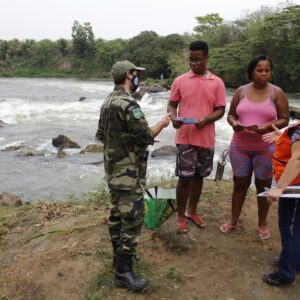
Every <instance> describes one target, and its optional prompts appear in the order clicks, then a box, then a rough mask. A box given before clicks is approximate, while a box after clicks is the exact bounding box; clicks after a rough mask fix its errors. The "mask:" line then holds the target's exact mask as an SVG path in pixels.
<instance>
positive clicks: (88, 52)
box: [72, 21, 96, 58]
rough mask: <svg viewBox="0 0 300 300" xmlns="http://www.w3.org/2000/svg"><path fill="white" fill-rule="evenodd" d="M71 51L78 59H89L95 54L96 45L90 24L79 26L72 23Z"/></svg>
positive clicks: (77, 23) (76, 22)
mask: <svg viewBox="0 0 300 300" xmlns="http://www.w3.org/2000/svg"><path fill="white" fill-rule="evenodd" d="M72 39H73V50H74V54H75V56H77V57H79V58H85V57H91V56H93V55H94V54H95V52H96V43H95V36H94V33H93V29H92V26H91V24H90V23H88V22H87V23H84V24H83V25H81V24H80V23H79V22H78V21H74V24H73V27H72Z"/></svg>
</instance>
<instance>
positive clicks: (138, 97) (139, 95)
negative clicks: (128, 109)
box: [131, 91, 145, 101]
mask: <svg viewBox="0 0 300 300" xmlns="http://www.w3.org/2000/svg"><path fill="white" fill-rule="evenodd" d="M144 95H145V92H143V91H137V92H134V93H133V94H131V97H133V98H134V99H135V100H138V101H140V100H141V99H142V98H143V96H144Z"/></svg>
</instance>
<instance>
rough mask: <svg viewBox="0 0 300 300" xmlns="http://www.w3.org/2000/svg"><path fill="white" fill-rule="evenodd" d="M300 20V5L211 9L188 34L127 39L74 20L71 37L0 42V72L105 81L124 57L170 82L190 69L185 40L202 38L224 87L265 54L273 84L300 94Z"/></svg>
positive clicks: (153, 76)
mask: <svg viewBox="0 0 300 300" xmlns="http://www.w3.org/2000/svg"><path fill="white" fill-rule="evenodd" d="M299 20H300V5H294V4H293V3H292V2H290V1H287V2H285V3H284V4H282V5H279V6H277V7H264V6H262V7H261V8H260V9H259V10H257V11H255V12H253V13H250V14H247V15H245V16H243V17H242V18H240V19H236V20H234V21H225V20H224V19H223V18H222V17H221V16H220V15H219V14H215V13H212V14H208V15H205V16H197V17H195V27H194V28H193V32H192V33H190V34H189V33H186V34H184V35H180V34H176V33H174V34H170V35H167V36H159V35H158V34H157V33H155V32H153V31H142V32H141V33H140V34H139V35H137V36H135V37H133V38H130V39H121V38H118V39H114V40H104V39H102V38H96V37H95V35H94V33H93V28H92V25H91V24H90V23H88V22H87V23H84V24H80V23H79V22H78V21H74V23H73V26H72V36H71V37H70V39H64V38H61V39H59V40H57V41H51V40H49V39H44V40H41V41H35V40H29V39H28V40H22V41H20V40H18V39H14V40H9V41H6V40H0V76H2V77H9V76H14V77H77V78H101V79H106V78H107V79H108V78H109V77H110V68H111V66H112V64H113V63H114V62H116V61H117V60H120V59H125V58H126V59H129V60H131V61H133V62H134V63H135V64H137V65H142V66H144V67H146V71H145V74H144V75H145V76H144V79H147V80H148V81H150V82H151V81H153V80H156V81H158V80H160V79H162V78H163V79H164V81H166V82H167V83H171V82H172V80H173V79H174V77H176V76H178V75H179V74H181V73H183V72H185V71H187V70H188V63H187V51H186V49H187V47H188V45H189V43H190V42H191V41H193V40H196V39H202V40H205V41H207V42H208V44H209V47H210V59H209V68H210V69H211V70H212V71H213V72H214V73H215V74H217V75H219V76H220V77H221V78H222V79H223V80H224V82H225V84H226V86H227V87H232V88H236V87H238V86H239V85H241V84H244V83H246V82H247V80H246V76H245V69H246V65H247V63H248V61H249V60H250V59H251V58H252V57H253V56H255V55H257V54H266V55H269V56H270V57H271V58H272V60H273V63H274V69H273V81H274V83H276V84H278V85H279V86H280V87H281V88H283V89H284V90H285V91H286V92H299V91H300V75H299V74H300V60H299V57H300V22H299ZM147 80H146V81H147Z"/></svg>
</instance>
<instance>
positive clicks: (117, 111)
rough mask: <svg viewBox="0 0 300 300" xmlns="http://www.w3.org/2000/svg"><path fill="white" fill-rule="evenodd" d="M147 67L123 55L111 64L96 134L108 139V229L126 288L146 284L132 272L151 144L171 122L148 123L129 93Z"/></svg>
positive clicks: (117, 278)
mask: <svg viewBox="0 0 300 300" xmlns="http://www.w3.org/2000/svg"><path fill="white" fill-rule="evenodd" d="M142 70H145V69H144V68H140V67H136V66H135V65H134V64H133V63H131V62H129V61H127V60H125V61H118V62H117V63H115V64H114V65H113V67H112V76H113V79H114V83H115V87H114V91H113V92H112V93H111V94H110V95H109V96H108V97H107V99H106V100H105V102H104V103H103V105H102V107H101V112H100V119H99V125H98V131H97V133H96V136H97V138H98V139H99V140H100V141H101V142H102V143H103V144H104V166H105V175H106V179H107V182H108V186H109V189H110V194H111V202H112V208H111V211H110V217H109V234H110V237H111V241H112V246H113V250H114V266H115V267H116V274H115V280H114V282H115V284H116V285H119V286H124V287H126V288H128V289H133V290H141V289H143V288H145V287H146V285H147V284H146V281H145V280H144V279H139V278H137V277H136V276H135V275H134V274H133V272H132V258H133V257H134V256H135V253H136V246H137V237H138V235H139V233H140V231H141V228H142V225H143V220H144V197H143V193H144V189H145V176H146V171H147V158H148V151H147V146H148V145H150V144H153V142H154V137H155V136H156V135H157V134H158V133H159V132H160V131H161V130H162V129H163V128H164V127H166V126H168V125H169V122H170V120H169V118H168V117H164V118H163V119H162V120H161V121H160V122H158V123H157V124H156V125H155V126H153V127H152V128H150V127H149V126H148V123H147V120H146V119H145V116H144V114H143V112H142V110H141V108H140V106H139V105H138V103H137V102H136V100H135V99H134V98H133V97H131V93H132V92H134V91H135V90H136V89H137V87H138V85H139V80H140V72H141V71H142Z"/></svg>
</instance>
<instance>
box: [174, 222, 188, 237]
mask: <svg viewBox="0 0 300 300" xmlns="http://www.w3.org/2000/svg"><path fill="white" fill-rule="evenodd" d="M187 232H188V227H187V222H186V221H185V220H184V221H181V222H178V223H177V233H179V234H185V233H187Z"/></svg>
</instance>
